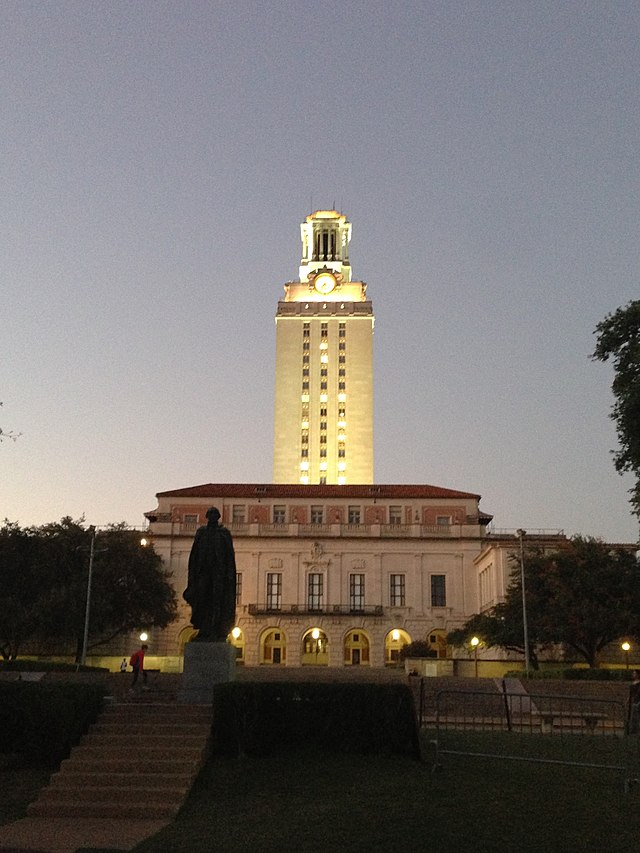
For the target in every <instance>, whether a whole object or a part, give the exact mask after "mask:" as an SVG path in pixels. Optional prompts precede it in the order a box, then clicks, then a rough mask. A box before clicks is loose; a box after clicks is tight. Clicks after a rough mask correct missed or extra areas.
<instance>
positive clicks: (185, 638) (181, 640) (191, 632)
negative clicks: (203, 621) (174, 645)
mask: <svg viewBox="0 0 640 853" xmlns="http://www.w3.org/2000/svg"><path fill="white" fill-rule="evenodd" d="M197 636H198V629H197V628H194V627H193V625H187V626H186V628H183V629H182V630H181V631H180V633H179V634H178V654H179V655H180V656H181V657H184V647H185V646H186V645H187V643H190V642H191V641H192V640H193V638H194V637H197Z"/></svg>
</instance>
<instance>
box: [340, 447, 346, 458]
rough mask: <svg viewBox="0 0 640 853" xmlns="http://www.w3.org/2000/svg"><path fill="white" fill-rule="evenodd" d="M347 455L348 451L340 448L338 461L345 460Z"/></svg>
mask: <svg viewBox="0 0 640 853" xmlns="http://www.w3.org/2000/svg"><path fill="white" fill-rule="evenodd" d="M346 455H347V451H346V450H345V448H344V447H339V448H338V459H344V458H345V456H346Z"/></svg>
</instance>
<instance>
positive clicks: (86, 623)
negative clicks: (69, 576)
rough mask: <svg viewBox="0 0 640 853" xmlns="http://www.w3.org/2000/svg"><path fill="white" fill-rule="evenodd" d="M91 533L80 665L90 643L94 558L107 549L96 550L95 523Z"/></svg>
mask: <svg viewBox="0 0 640 853" xmlns="http://www.w3.org/2000/svg"><path fill="white" fill-rule="evenodd" d="M89 532H90V533H91V544H90V546H89V572H88V574H87V601H86V604H85V608H84V634H83V637H82V654H81V655H80V665H81V666H84V665H85V663H86V662H87V646H88V643H89V617H90V615H91V584H92V581H93V558H94V557H95V555H96V554H99V553H100V552H102V551H106V550H107V549H106V548H99V549H98V550H96V526H95V525H94V524H92V525H91V527H90V528H89ZM85 548H86V546H84V545H80V546H79V547H78V548H77V549H76V550H78V551H79V550H82V549H85Z"/></svg>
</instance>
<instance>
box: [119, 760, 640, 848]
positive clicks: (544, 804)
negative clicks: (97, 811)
mask: <svg viewBox="0 0 640 853" xmlns="http://www.w3.org/2000/svg"><path fill="white" fill-rule="evenodd" d="M638 800H639V794H638V789H634V790H632V792H631V794H629V795H628V796H626V797H625V796H624V795H623V794H622V789H621V785H620V775H619V774H616V773H614V772H610V771H606V770H592V769H584V768H571V767H559V766H548V765H531V764H523V763H517V762H504V761H500V760H493V759H479V758H470V757H466V756H465V757H462V756H447V761H446V766H445V767H444V769H443V770H442V771H440V772H437V773H432V772H431V764H430V762H428V761H427V762H425V763H423V764H420V763H418V762H416V761H411V760H408V759H406V758H401V757H397V756H360V755H335V754H326V753H323V754H320V753H318V752H311V751H309V752H307V751H305V752H297V753H278V754H275V755H271V756H269V757H265V758H242V759H229V758H217V759H215V760H214V761H213V762H212V763H211V764H210V765H208V766H207V767H206V768H205V769H204V770H203V771H202V773H201V774H200V776H199V778H198V781H197V783H196V785H195V787H194V789H193V791H192V792H191V795H190V797H189V799H188V801H187V803H186V804H185V806H184V808H183V809H182V811H181V812H180V815H179V816H178V818H177V820H176V821H175V822H174V823H173V824H172V825H171V826H169V827H167V828H166V829H165V830H163V831H162V832H161V833H159V834H158V835H157V836H155V837H154V838H152V839H149V840H148V841H146V842H144V843H143V844H141V845H139V846H138V847H137V848H136V851H137V853H171V851H175V853H181V851H185V853H186V851H189V853H199V851H202V853H204V851H207V853H208V851H212V850H213V851H216V853H240V852H241V851H242V852H243V853H244V851H251V853H267V852H268V851H274V853H275V851H278V853H282V851H290V850H291V851H293V850H295V851H302V852H303V853H314V851H318V853H319V851H324V853H326V851H349V852H351V851H353V853H360V851H362V853H364V851H367V853H370V851H371V850H372V849H383V850H385V851H386V853H396V851H397V853H400V852H401V851H403V853H412V851H415V853H418V851H420V853H422V851H424V850H428V849H434V850H438V851H439V853H449V851H451V853H454V851H455V853H467V851H468V853H489V851H491V853H495V851H496V850H507V851H522V853H527V851H536V853H543V851H544V853H556V852H557V853H568V851H582V850H606V851H607V852H608V853H615V851H625V853H626V851H628V850H630V849H635V847H636V845H637V838H638V832H639V831H640V814H639V812H640V808H639V806H640V803H639V802H638Z"/></svg>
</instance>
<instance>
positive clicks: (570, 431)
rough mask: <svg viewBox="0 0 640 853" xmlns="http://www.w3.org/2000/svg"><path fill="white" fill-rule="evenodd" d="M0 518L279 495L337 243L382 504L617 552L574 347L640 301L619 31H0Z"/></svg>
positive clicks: (599, 377)
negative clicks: (314, 264)
mask: <svg viewBox="0 0 640 853" xmlns="http://www.w3.org/2000/svg"><path fill="white" fill-rule="evenodd" d="M0 69H1V71H0V73H1V81H0V131H1V132H0V146H1V151H2V156H1V158H0V180H1V183H0V187H1V192H0V224H1V227H2V254H1V257H0V270H1V284H2V290H1V294H2V298H1V300H0V312H1V313H0V317H1V323H0V329H1V334H0V342H1V354H2V357H1V359H0V400H1V401H2V402H3V406H2V409H0V426H1V427H2V428H3V429H4V430H13V431H14V432H19V433H21V436H20V437H19V439H18V440H17V441H15V442H14V441H4V442H2V443H1V444H0V519H1V518H4V517H6V518H9V519H10V520H12V521H18V522H20V523H21V524H23V525H26V524H40V523H44V522H48V521H54V520H58V519H60V518H61V517H62V516H65V515H71V516H73V517H75V518H78V517H80V516H83V515H84V516H85V518H86V521H87V522H88V523H91V524H98V525H100V524H105V523H108V522H117V521H126V522H128V523H130V524H132V525H142V524H143V523H144V517H143V513H144V512H145V511H146V510H150V509H152V508H154V507H155V506H156V499H155V493H156V492H158V491H164V490H169V489H177V488H181V487H184V486H192V485H196V484H199V483H207V482H219V483H225V482H265V483H268V482H270V481H271V479H272V442H273V435H272V431H273V389H274V364H275V323H274V316H275V311H276V304H277V301H278V299H279V298H280V297H281V295H282V293H283V289H282V285H283V283H284V282H285V281H288V280H291V279H295V278H296V277H297V274H298V265H299V262H300V253H301V244H300V227H299V224H300V222H301V221H302V220H303V219H304V218H305V217H306V216H307V215H308V214H309V213H310V212H311V211H312V210H313V209H315V208H332V207H334V206H335V207H336V208H337V209H338V210H340V211H342V212H343V213H344V214H345V215H346V216H347V217H348V219H349V220H350V221H351V222H352V223H353V236H352V241H351V251H350V256H351V263H352V266H353V275H354V278H356V279H359V280H364V281H366V282H367V284H368V290H367V295H368V296H369V297H370V298H371V299H372V301H373V308H374V312H375V316H376V326H375V335H374V370H375V373H374V388H375V416H374V433H375V457H374V460H375V481H376V482H378V483H422V484H425V483H429V484H433V485H438V486H445V487H447V488H452V489H460V490H463V491H469V492H474V493H479V494H481V495H482V501H481V508H482V509H483V510H484V511H485V512H487V513H491V514H493V515H494V526H495V527H496V528H500V529H502V528H517V527H524V528H525V529H527V530H531V531H533V530H536V529H541V528H544V529H563V530H564V531H565V532H566V533H567V534H573V533H583V534H585V535H594V536H600V537H603V538H606V539H608V540H610V541H635V540H636V539H637V537H638V524H637V520H636V519H635V518H634V516H632V515H631V513H630V508H629V504H628V489H629V488H630V486H631V484H632V480H631V478H630V477H620V476H619V475H618V474H617V473H616V472H615V470H614V466H613V460H612V456H611V450H614V449H615V448H616V447H617V439H616V433H615V426H614V424H613V422H612V421H611V419H610V418H609V412H610V409H611V404H612V402H613V398H612V395H611V390H610V386H611V380H612V376H613V373H612V369H611V367H610V366H609V365H603V364H600V363H595V362H592V361H591V360H590V358H589V355H590V353H591V352H592V351H593V348H594V346H595V337H594V335H593V330H594V328H595V326H596V324H597V323H598V322H599V321H600V320H601V319H602V318H603V317H604V316H605V315H606V314H607V313H609V312H611V311H614V310H615V309H616V308H618V307H619V306H621V305H624V304H626V303H627V302H629V301H630V300H631V299H637V298H639V297H640V287H639V285H638V282H639V266H640V239H639V225H640V221H639V220H640V213H639V202H638V199H639V198H640V166H639V164H640V159H639V141H640V97H639V93H640V75H639V72H640V4H638V2H637V0H629V2H625V0H617V1H616V2H613V0H612V2H605V1H604V0H594V2H591V0H584V2H578V0H566V1H565V2H563V0H556V2H544V0H535V1H534V0H531V2H520V1H519V0H509V2H492V0H477V2H455V0H442V2H426V0H425V2H411V0H406V2H400V0H384V2H382V0H369V2H349V0H341V2H334V0H323V2H322V3H318V2H295V0H290V2H286V3H284V2H277V0H272V1H271V2H243V0H234V2H204V0H199V1H198V2H195V0H194V2H188V0H186V2H185V0H183V2H179V3H178V2H144V0H143V1H142V2H104V0H101V1H100V2H87V0H83V2H55V0H53V2H46V3H45V2H27V1H26V0H19V2H15V0H4V2H2V4H1V5H0Z"/></svg>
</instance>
